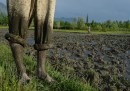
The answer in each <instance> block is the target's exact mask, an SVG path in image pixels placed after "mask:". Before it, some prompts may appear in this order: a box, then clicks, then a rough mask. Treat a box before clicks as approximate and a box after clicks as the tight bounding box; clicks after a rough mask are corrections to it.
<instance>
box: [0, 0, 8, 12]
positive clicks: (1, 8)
mask: <svg viewBox="0 0 130 91" xmlns="http://www.w3.org/2000/svg"><path fill="white" fill-rule="evenodd" d="M0 13H4V14H7V7H6V5H5V4H3V3H1V2H0Z"/></svg>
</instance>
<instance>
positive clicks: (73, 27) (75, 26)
mask: <svg viewBox="0 0 130 91" xmlns="http://www.w3.org/2000/svg"><path fill="white" fill-rule="evenodd" d="M71 28H72V29H73V30H74V29H76V28H77V19H76V18H73V20H72V22H71Z"/></svg>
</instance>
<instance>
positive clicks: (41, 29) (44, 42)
mask: <svg viewBox="0 0 130 91" xmlns="http://www.w3.org/2000/svg"><path fill="white" fill-rule="evenodd" d="M52 2H53V3H55V0H39V2H37V4H38V5H37V9H36V13H35V14H36V15H35V46H34V47H35V49H36V50H37V77H38V78H39V79H43V80H46V81H47V82H49V83H50V82H53V81H54V80H53V79H52V78H51V77H50V76H49V74H48V73H47V72H46V69H45V68H46V67H45V64H46V61H47V60H46V53H47V51H48V49H49V48H51V44H50V43H51V41H50V39H51V37H52V35H51V34H52V28H53V18H54V7H55V5H54V4H53V5H52ZM43 6H44V7H43ZM50 8H51V9H53V10H51V9H50ZM43 10H44V11H43Z"/></svg>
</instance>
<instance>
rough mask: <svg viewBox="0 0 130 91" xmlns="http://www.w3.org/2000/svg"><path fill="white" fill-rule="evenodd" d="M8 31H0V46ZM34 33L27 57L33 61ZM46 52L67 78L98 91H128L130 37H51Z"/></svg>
mask: <svg viewBox="0 0 130 91" xmlns="http://www.w3.org/2000/svg"><path fill="white" fill-rule="evenodd" d="M6 32H7V30H0V42H2V43H7V41H6V40H5V39H4V38H3V36H4V34H5V33H6ZM33 37H34V36H33V33H32V32H30V33H29V37H28V40H27V42H28V44H29V45H28V47H27V48H26V50H25V53H26V54H27V55H31V56H33V57H34V59H35V57H36V56H35V53H36V51H35V50H34V49H33V44H34V41H33ZM53 44H54V47H53V48H52V49H49V52H48V54H47V58H48V60H49V62H50V64H51V65H52V66H53V68H55V69H56V70H58V71H59V72H61V73H62V74H63V75H67V76H69V77H70V78H71V77H73V76H74V75H76V76H77V77H78V78H79V79H80V80H81V81H83V82H88V81H89V82H90V83H91V84H92V85H93V86H96V87H98V88H99V89H100V90H101V91H117V90H118V91H130V82H129V81H130V35H92V34H78V33H61V32H56V33H54V37H53Z"/></svg>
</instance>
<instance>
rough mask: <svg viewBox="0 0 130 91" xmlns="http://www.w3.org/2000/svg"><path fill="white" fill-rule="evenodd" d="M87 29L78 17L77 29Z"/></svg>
mask: <svg viewBox="0 0 130 91" xmlns="http://www.w3.org/2000/svg"><path fill="white" fill-rule="evenodd" d="M84 27H85V23H84V20H83V18H82V17H78V21H77V28H78V29H84Z"/></svg>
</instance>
